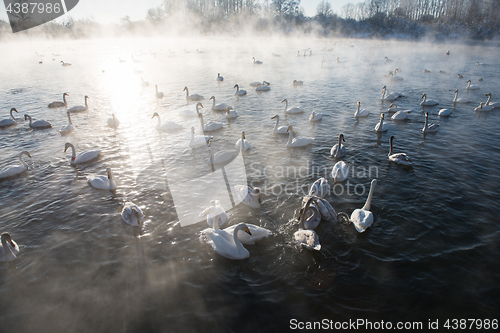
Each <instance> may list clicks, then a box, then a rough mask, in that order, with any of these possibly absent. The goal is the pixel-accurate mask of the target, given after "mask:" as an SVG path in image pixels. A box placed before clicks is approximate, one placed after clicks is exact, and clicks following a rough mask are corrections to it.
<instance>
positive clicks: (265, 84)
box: [255, 81, 271, 91]
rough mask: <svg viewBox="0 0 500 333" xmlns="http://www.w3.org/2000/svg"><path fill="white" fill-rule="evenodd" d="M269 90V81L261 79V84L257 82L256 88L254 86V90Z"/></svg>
mask: <svg viewBox="0 0 500 333" xmlns="http://www.w3.org/2000/svg"><path fill="white" fill-rule="evenodd" d="M269 90H271V86H270V83H269V82H267V81H263V82H262V84H259V85H258V86H257V88H255V91H269Z"/></svg>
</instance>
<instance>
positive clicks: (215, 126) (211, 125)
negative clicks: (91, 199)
mask: <svg viewBox="0 0 500 333" xmlns="http://www.w3.org/2000/svg"><path fill="white" fill-rule="evenodd" d="M198 117H199V118H200V123H201V128H202V129H203V131H205V132H212V131H216V130H219V129H221V128H222V127H223V126H224V125H222V124H221V123H218V122H215V121H209V122H208V123H206V124H205V123H204V122H203V114H201V113H198Z"/></svg>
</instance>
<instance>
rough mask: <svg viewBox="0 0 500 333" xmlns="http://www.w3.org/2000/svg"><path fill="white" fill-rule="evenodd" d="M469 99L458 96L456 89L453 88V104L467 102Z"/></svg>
mask: <svg viewBox="0 0 500 333" xmlns="http://www.w3.org/2000/svg"><path fill="white" fill-rule="evenodd" d="M470 102H471V100H470V99H468V98H466V97H458V89H455V98H454V99H453V104H455V103H458V104H467V103H470Z"/></svg>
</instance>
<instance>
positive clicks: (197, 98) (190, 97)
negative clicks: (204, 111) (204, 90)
mask: <svg viewBox="0 0 500 333" xmlns="http://www.w3.org/2000/svg"><path fill="white" fill-rule="evenodd" d="M183 91H186V99H187V100H189V101H200V100H202V99H203V96H202V95H198V94H191V95H189V89H188V87H184V90H183Z"/></svg>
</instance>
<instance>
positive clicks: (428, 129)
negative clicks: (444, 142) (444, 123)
mask: <svg viewBox="0 0 500 333" xmlns="http://www.w3.org/2000/svg"><path fill="white" fill-rule="evenodd" d="M428 118H429V112H426V113H425V123H424V128H422V132H423V133H435V132H437V131H438V130H439V125H437V124H429V123H428Z"/></svg>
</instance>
